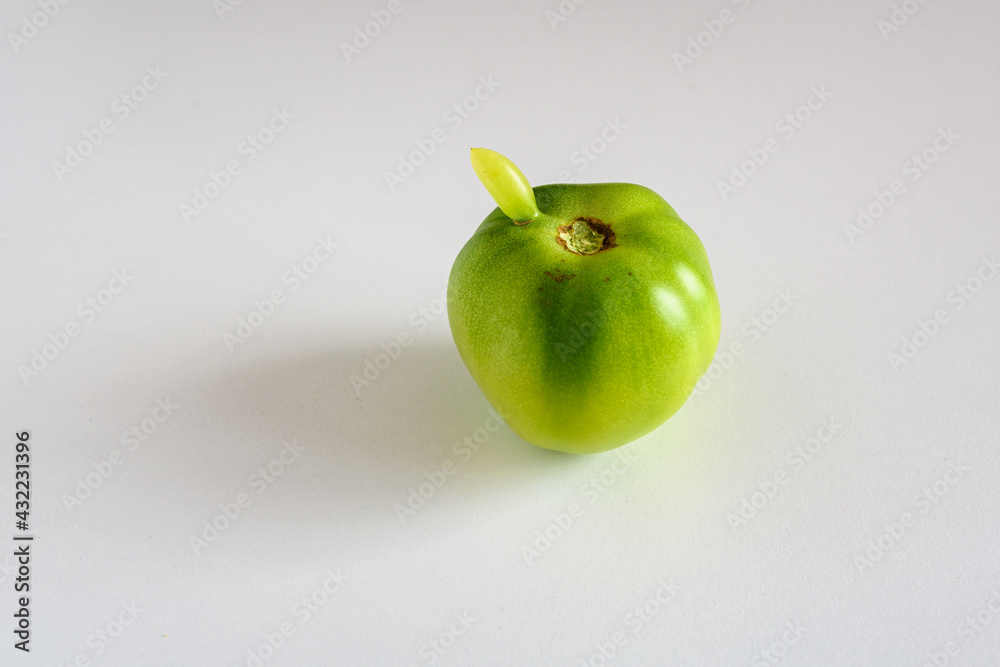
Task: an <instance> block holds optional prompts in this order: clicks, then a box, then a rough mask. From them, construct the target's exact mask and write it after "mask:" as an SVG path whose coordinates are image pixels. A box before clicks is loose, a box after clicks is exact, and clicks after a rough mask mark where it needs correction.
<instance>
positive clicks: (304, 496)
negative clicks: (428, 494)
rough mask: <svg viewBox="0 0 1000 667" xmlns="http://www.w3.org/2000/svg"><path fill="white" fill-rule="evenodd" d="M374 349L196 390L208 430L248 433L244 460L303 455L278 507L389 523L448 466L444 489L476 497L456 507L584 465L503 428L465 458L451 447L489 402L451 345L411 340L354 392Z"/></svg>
mask: <svg viewBox="0 0 1000 667" xmlns="http://www.w3.org/2000/svg"><path fill="white" fill-rule="evenodd" d="M379 352H381V350H380V349H378V348H375V349H372V346H370V345H364V346H362V345H359V346H358V347H356V348H331V349H329V350H312V351H306V352H303V353H301V354H298V355H294V356H288V357H284V358H276V359H273V360H267V361H256V362H254V361H249V362H242V365H241V366H239V367H235V368H232V369H229V370H225V371H223V372H221V373H220V374H219V375H217V376H215V377H212V378H210V379H208V380H207V381H206V382H205V383H204V389H205V390H206V391H205V392H204V396H205V398H204V400H206V401H209V402H212V403H214V404H212V405H210V406H208V407H209V408H210V410H211V411H212V413H213V415H214V416H215V419H216V420H217V423H219V425H220V426H222V427H223V428H225V429H226V430H228V431H237V432H240V433H243V434H246V437H245V439H244V440H243V441H242V442H243V443H245V444H241V445H240V448H241V451H240V452H239V453H238V455H239V456H240V457H241V458H242V457H243V456H245V455H250V456H252V457H254V458H256V459H258V460H261V459H262V460H266V458H265V457H270V456H273V455H274V454H277V453H278V451H279V450H280V443H281V442H282V441H286V440H290V439H292V438H295V439H296V440H297V442H299V443H300V444H302V445H303V446H304V447H305V448H306V450H307V451H306V452H304V453H303V454H302V456H301V461H302V462H303V463H302V464H301V465H302V466H304V467H306V468H307V471H306V472H305V473H303V472H302V471H301V470H300V471H299V473H298V474H297V475H295V478H296V479H297V480H298V481H297V482H296V484H301V485H302V486H301V488H292V489H289V488H284V489H283V490H282V491H281V494H280V495H281V497H282V501H281V504H282V505H283V507H284V509H286V510H294V511H296V512H301V513H304V514H307V515H308V514H312V513H321V514H324V515H325V517H326V519H327V520H329V519H330V518H332V517H331V515H333V516H337V517H341V518H345V519H349V520H356V519H360V518H362V517H365V516H368V517H371V516H372V515H378V516H380V517H381V518H383V519H385V518H388V519H390V520H395V518H396V517H395V514H394V513H393V509H392V508H393V505H394V504H395V503H401V502H405V500H406V497H407V495H408V492H409V490H410V489H411V488H415V487H418V486H419V485H420V484H422V483H424V482H427V481H428V475H430V476H431V477H432V478H434V477H436V478H437V479H438V480H439V481H440V479H441V478H440V476H438V475H436V472H437V471H438V470H440V469H441V466H442V464H443V463H445V462H448V461H450V462H452V464H454V465H455V467H456V474H455V475H453V476H452V477H450V478H449V480H448V484H449V486H454V482H453V481H452V480H454V479H458V478H459V477H461V478H462V481H463V484H462V487H463V488H464V489H467V490H468V493H469V494H472V495H473V496H474V497H472V498H469V497H467V496H465V497H463V498H462V499H461V500H462V501H463V502H469V501H475V500H476V498H479V499H482V498H483V497H486V496H488V495H489V494H492V493H495V492H497V491H501V492H503V491H509V490H511V489H516V488H519V487H521V486H523V485H524V484H525V483H531V480H536V481H537V480H539V479H540V478H542V477H544V476H545V475H547V474H549V473H551V472H552V471H555V470H565V469H566V468H574V467H577V466H582V465H586V461H585V459H586V457H575V456H571V455H566V454H561V453H557V452H550V451H547V450H543V449H539V448H537V447H534V446H532V445H530V444H528V443H526V442H525V441H523V440H521V439H520V438H519V437H518V436H517V435H516V434H514V433H513V432H512V431H511V430H510V428H509V427H507V426H506V425H501V426H500V428H499V430H497V431H496V432H495V433H493V434H491V435H490V436H489V440H488V441H487V442H486V443H485V444H484V445H482V447H481V449H480V450H479V451H478V452H476V453H475V454H474V455H473V456H472V460H471V463H470V462H465V461H463V459H462V458H461V457H460V456H458V455H456V453H455V447H456V446H457V444H458V443H460V442H462V441H463V439H464V438H466V437H471V436H473V435H474V434H475V433H476V431H477V430H479V429H482V428H483V427H484V426H485V425H486V424H487V423H489V424H490V425H491V426H492V424H493V422H490V421H489V420H490V415H491V413H490V411H489V410H490V406H489V403H488V402H487V401H486V399H485V397H483V395H482V393H481V392H480V390H479V388H478V387H477V386H476V384H475V382H474V381H473V380H472V378H471V376H470V375H469V373H468V371H467V370H466V368H465V366H464V364H463V363H462V360H461V358H460V357H459V355H458V352H457V350H456V349H455V347H454V344H453V343H452V342H451V341H450V340H449V341H441V342H426V343H420V342H415V343H414V344H413V345H411V346H410V347H407V348H403V349H402V351H401V354H400V355H399V356H398V358H396V359H394V360H393V361H392V362H391V364H390V365H389V366H388V367H387V368H385V369H384V370H381V371H380V372H379V376H378V377H377V378H375V379H374V380H372V381H371V384H370V385H365V386H362V387H361V389H360V395H359V393H358V392H357V391H356V389H355V387H354V386H353V385H352V382H351V376H352V375H356V376H358V377H363V376H364V371H365V366H366V364H365V360H366V358H368V359H371V360H372V361H374V360H375V356H376V354H378V353H379ZM382 361H383V362H384V361H385V359H384V358H383V359H382ZM369 374H370V375H369V377H371V375H372V374H373V371H371V369H369ZM480 435H482V431H480ZM244 450H245V451H244ZM236 454H237V453H236V452H234V455H236ZM275 486H276V487H277V486H282V487H285V486H286V484H285V483H284V482H280V483H278V484H276V485H275ZM450 490H451V489H450V488H449V491H450ZM268 495H270V493H269V494H268ZM436 495H437V496H438V498H435V504H436V505H437V506H439V507H441V506H442V505H446V503H445V502H443V501H442V498H441V496H445V495H452V494H450V493H449V494H444V493H437V494H436ZM453 502H454V498H453Z"/></svg>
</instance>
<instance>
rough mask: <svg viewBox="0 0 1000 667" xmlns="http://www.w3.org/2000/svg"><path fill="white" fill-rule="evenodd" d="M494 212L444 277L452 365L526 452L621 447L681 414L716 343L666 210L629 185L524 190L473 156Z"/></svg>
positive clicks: (678, 225)
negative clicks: (468, 377)
mask: <svg viewBox="0 0 1000 667" xmlns="http://www.w3.org/2000/svg"><path fill="white" fill-rule="evenodd" d="M472 163H473V167H474V168H475V170H476V173H477V174H478V175H479V178H480V180H482V182H483V184H484V185H485V186H486V188H487V190H488V191H489V192H490V194H491V195H492V196H493V198H494V200H495V201H496V202H497V204H498V205H499V206H498V208H497V209H495V210H494V211H493V212H492V213H490V214H489V215H488V216H487V217H486V220H484V221H483V223H482V224H481V225H480V226H479V229H477V230H476V232H475V234H473V236H472V238H471V239H470V240H469V242H468V243H466V244H465V247H464V248H462V250H461V252H460V253H459V255H458V258H457V259H456V260H455V264H454V266H453V267H452V270H451V276H450V278H449V287H448V319H449V321H450V324H451V331H452V335H453V336H454V339H455V344H456V346H457V347H458V351H459V354H460V355H461V356H462V360H463V361H464V362H465V365H466V366H467V367H468V369H469V372H470V373H471V374H472V377H473V378H474V379H475V381H476V383H477V384H478V385H479V388H480V389H481V390H482V391H483V393H484V394H485V395H486V398H487V399H488V400H489V402H490V403H491V404H492V405H493V407H494V408H496V410H497V411H498V412H499V413H500V414H501V415H502V416H503V417H504V419H505V420H506V421H507V423H508V424H509V425H510V427H511V428H512V429H513V430H514V431H515V432H516V433H517V434H518V435H520V436H521V437H522V438H524V439H525V440H527V441H528V442H530V443H532V444H534V445H537V446H539V447H544V448H547V449H554V450H559V451H563V452H571V453H576V454H585V453H594V452H601V451H606V450H608V449H612V448H614V447H618V446H621V445H624V444H626V443H628V442H631V441H632V440H635V439H636V438H639V437H641V436H643V435H645V434H647V433H649V432H650V431H652V430H653V429H655V428H657V427H658V426H660V425H661V424H662V423H663V422H665V421H666V420H667V419H668V418H670V416H671V415H673V414H674V413H675V412H677V410H678V409H679V408H680V407H681V406H682V405H683V404H684V402H685V401H686V400H687V398H688V396H689V395H690V394H691V391H692V390H693V389H694V386H695V383H696V382H697V381H698V379H699V378H700V377H701V376H702V374H703V373H704V372H705V369H707V368H708V365H709V364H710V363H711V361H712V358H713V356H714V355H715V349H716V346H717V345H718V342H719V329H720V313H719V300H718V297H717V296H716V293H715V284H714V282H713V280H712V271H711V269H710V268H709V264H708V257H707V256H706V254H705V248H704V247H703V246H702V244H701V241H700V240H699V239H698V237H697V236H696V235H695V233H694V232H693V231H692V230H691V228H690V227H688V226H687V225H686V224H685V223H684V222H683V221H682V220H681V219H680V218H679V217H678V215H677V213H676V212H675V211H674V209H673V208H671V206H670V204H668V203H667V202H666V201H664V200H663V198H661V197H660V196H659V195H657V194H656V193H655V192H653V191H652V190H649V189H648V188H645V187H642V186H641V185H632V184H627V183H600V184H589V185H569V184H566V185H545V186H540V187H536V188H531V186H530V185H529V184H528V181H527V179H525V177H524V175H523V174H522V173H521V171H520V170H519V169H518V168H517V167H516V166H514V164H513V163H512V162H510V160H508V159H507V158H505V157H504V156H502V155H500V154H499V153H495V152H493V151H490V150H486V149H482V148H474V149H472Z"/></svg>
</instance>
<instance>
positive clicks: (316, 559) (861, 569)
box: [0, 0, 1000, 667]
mask: <svg viewBox="0 0 1000 667" xmlns="http://www.w3.org/2000/svg"><path fill="white" fill-rule="evenodd" d="M0 27H2V30H3V33H4V35H5V37H4V41H5V44H4V45H3V46H2V47H0V81H2V106H0V109H2V114H3V124H2V129H0V133H2V145H3V150H2V153H0V170H2V171H0V202H2V204H3V215H2V217H0V280H2V281H3V284H4V285H5V289H4V295H3V299H2V301H0V332H2V333H0V335H2V338H0V340H2V342H3V347H2V352H3V359H2V362H3V363H2V368H0V370H2V374H0V406H2V410H0V423H2V426H3V432H2V435H0V445H2V446H0V452H2V454H0V469H2V472H0V512H2V515H3V520H2V521H0V540H3V541H4V542H6V546H4V547H3V548H2V549H0V554H2V555H0V591H2V594H0V618H3V619H6V620H4V621H3V622H2V623H0V631H2V636H4V637H5V638H6V639H5V641H4V644H3V646H2V647H0V656H2V657H0V664H3V665H59V666H65V665H128V666H134V665H225V666H236V665H241V666H246V667H252V666H254V665H257V666H260V665H269V666H270V665H432V664H433V665H571V666H574V667H575V666H578V665H590V666H593V667H598V666H600V665H612V664H621V665H650V664H663V665H753V666H759V665H915V666H922V665H935V666H940V665H964V666H971V665H995V664H997V660H998V658H997V656H998V655H1000V566H998V563H1000V548H998V546H1000V526H998V519H997V517H998V513H1000V490H998V489H1000V484H998V482H1000V445H998V435H1000V418H998V382H997V375H998V371H1000V351H998V347H997V345H996V342H997V334H998V325H1000V308H998V304H1000V279H997V273H998V271H1000V266H998V259H1000V233H998V226H997V218H998V213H1000V198H998V196H997V177H998V175H1000V170H998V163H997V148H998V145H1000V130H998V124H997V122H996V119H997V116H998V110H1000V92H998V84H1000V45H998V43H997V40H996V34H997V31H998V29H1000V5H997V4H996V3H993V2H987V1H985V0H957V1H956V2H933V1H918V0H879V1H877V2H860V1H859V0H852V1H850V2H838V3H831V2H815V1H814V2H790V1H787V0H786V1H783V2H774V1H771V2H766V1H764V0H733V1H730V0H715V1H713V2H704V3H680V2H668V3H659V2H651V1H650V2H640V1H631V2H629V1H626V2H607V1H602V0H589V1H587V2H580V1H578V0H562V1H561V2H560V1H559V0H549V1H538V2H535V1H528V0H517V1H515V2H508V3H472V2H467V3H463V2H425V1H421V2H415V1H414V2H410V1H407V0H389V1H388V2H386V1H383V0H375V1H372V2H357V3H347V2H329V3H321V2H289V3H279V2H273V1H271V2H267V1H265V0H246V1H243V2H237V1H236V0H184V1H180V2H171V3H126V2H121V1H104V2H99V1H93V2H64V1H63V0H11V1H10V2H7V3H5V4H4V6H3V8H2V10H0ZM471 146H485V147H489V148H492V149H495V150H498V151H500V152H502V153H504V154H505V155H508V156H509V157H511V158H512V159H513V160H514V161H515V162H517V164H518V165H519V166H520V167H521V169H522V170H524V172H525V174H526V175H527V177H528V178H529V179H530V180H531V181H532V183H533V184H535V185H541V184H544V183H549V182H556V181H565V182H573V183H585V182H602V181H620V182H633V183H640V184H643V185H646V186H648V187H651V188H653V189H654V190H656V191H657V192H659V193H660V194H661V195H663V196H664V197H665V198H666V199H667V201H669V202H670V203H671V204H672V205H673V206H674V208H675V209H676V210H677V211H678V212H679V214H680V215H681V217H683V218H684V219H685V220H686V221H687V222H688V223H689V224H690V225H691V226H692V227H693V228H694V229H695V231H696V232H697V233H698V235H699V236H700V238H701V240H702V241H703V243H704V245H705V247H706V248H707V251H708V255H709V258H710V259H711V262H712V267H713V272H714V276H715V281H716V285H717V288H718V293H719V298H720V301H721V305H722V313H723V332H722V339H721V341H720V345H719V351H718V353H717V355H716V359H715V363H714V364H713V366H712V367H711V369H710V371H709V375H708V376H706V378H705V379H704V380H703V381H702V383H701V384H700V385H699V387H700V388H699V390H698V391H697V392H696V394H695V395H694V396H692V397H691V399H689V401H688V403H687V404H686V405H685V406H684V408H682V409H681V411H680V412H679V413H678V414H677V415H675V416H674V417H673V418H672V419H671V420H669V421H668V422H667V423H666V424H665V425H664V426H662V427H661V428H659V429H658V430H656V431H654V432H653V433H651V434H649V435H648V436H646V437H644V438H642V439H640V440H639V441H636V442H634V443H632V444H630V445H627V446H625V447H623V448H621V449H618V450H615V451H612V452H609V453H605V454H600V455H594V456H568V455H559V454H556V453H553V452H549V451H545V450H541V449H538V448H536V447H533V446H531V445H529V444H527V443H525V442H524V441H523V440H521V439H520V438H518V437H517V436H516V435H515V434H514V433H513V432H512V431H510V429H509V428H508V427H506V426H503V425H500V424H499V423H498V422H497V420H496V418H495V417H494V416H493V414H492V413H491V409H490V406H489V404H488V403H487V401H486V400H485V398H484V397H483V395H482V393H481V392H480V391H479V389H478V388H477V387H476V385H475V383H474V382H473V380H472V379H471V377H470V376H469V374H468V372H467V370H466V369H465V367H464V365H463V364H462V361H461V359H460V358H459V356H458V354H457V351H456V349H455V347H454V343H453V342H452V339H451V334H450V331H449V328H448V323H447V315H446V313H445V312H444V300H443V298H444V292H445V287H446V279H447V276H448V272H449V269H450V267H451V263H452V261H453V260H454V258H455V256H456V254H457V253H458V251H459V249H460V248H461V247H462V245H463V244H464V243H465V242H466V240H467V239H468V238H469V237H470V235H471V234H472V232H473V230H474V229H475V228H476V226H477V225H478V224H479V222H480V221H481V220H482V219H483V218H484V217H485V216H486V215H487V214H488V213H489V212H490V210H492V208H493V206H494V204H493V202H492V201H491V200H490V198H489V196H488V194H487V193H486V191H485V190H484V189H483V187H482V186H481V184H480V183H479V182H478V181H477V179H476V177H475V175H474V173H473V172H472V169H471V167H470V165H469V154H468V151H469V148H470V147H471ZM401 340H403V341H406V342H407V343H408V344H406V345H399V344H398V343H399V342H400V341H401ZM380 355H381V356H380ZM19 434H21V435H22V436H24V435H27V436H28V437H27V440H26V442H27V445H25V446H22V448H23V449H27V450H28V454H29V456H28V459H30V463H29V464H28V465H29V468H27V469H28V470H29V472H30V501H29V508H30V509H29V510H27V512H28V513H27V515H26V519H27V520H26V521H25V524H26V526H25V527H24V528H23V529H21V528H18V526H17V521H19V520H21V519H19V518H18V516H17V514H16V511H18V507H17V506H16V505H15V502H16V498H15V492H16V489H15V482H16V479H17V478H16V474H17V472H18V470H21V469H19V468H16V466H17V465H18V463H19V461H18V459H17V458H16V455H17V453H18V452H17V448H18V442H19V440H20V439H19ZM22 477H23V476H22ZM26 536H31V537H33V540H30V541H28V540H15V539H14V538H15V537H26ZM25 544H30V547H28V552H29V554H30V556H28V557H25V558H24V560H25V561H27V563H24V564H23V565H24V567H25V568H27V573H26V574H24V573H22V572H21V569H20V568H21V567H22V563H21V562H20V557H19V556H17V555H15V553H16V550H17V549H20V548H22V547H24V546H25ZM19 578H21V579H22V580H21V581H20V582H19ZM21 584H24V585H26V586H28V587H29V590H27V591H23V590H22V591H18V589H17V587H18V586H19V585H21ZM22 597H27V598H29V599H28V600H27V605H23V604H22V601H21V598H22ZM25 608H27V610H28V611H27V612H23V611H22V610H23V609H25ZM15 614H21V616H20V617H18V616H15ZM25 614H26V616H25ZM22 620H23V621H25V625H26V626H27V628H28V629H27V630H26V631H25V636H26V637H27V638H28V639H27V641H28V643H27V644H24V647H25V648H30V652H25V651H22V650H19V649H18V648H17V647H16V644H17V643H20V642H23V641H25V640H24V639H21V638H19V636H18V635H17V633H16V632H15V631H17V630H19V629H22V630H23V628H20V625H19V624H20V623H21V621H22Z"/></svg>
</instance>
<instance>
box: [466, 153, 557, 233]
mask: <svg viewBox="0 0 1000 667" xmlns="http://www.w3.org/2000/svg"><path fill="white" fill-rule="evenodd" d="M472 168H473V169H474V170H475V172H476V176H478V177H479V180H480V181H482V183H483V185H485V186H486V190H487V191H488V192H489V193H490V196H491V197H493V201H495V202H496V203H497V206H499V207H500V210H501V211H503V212H504V215H506V216H507V217H508V218H510V219H511V220H513V221H514V224H517V225H526V224H528V223H529V222H531V221H532V220H534V219H535V218H537V217H538V216H539V215H540V214H541V213H540V212H539V210H538V204H537V203H536V202H535V193H534V191H533V190H532V189H531V185H530V184H529V183H528V179H527V178H525V177H524V174H522V173H521V170H520V169H518V168H517V165H515V164H514V163H513V162H511V161H510V160H509V159H507V158H506V157H504V156H503V155H501V154H500V153H497V152H496V151H491V150H490V149H488V148H473V149H472Z"/></svg>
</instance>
